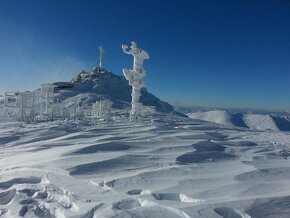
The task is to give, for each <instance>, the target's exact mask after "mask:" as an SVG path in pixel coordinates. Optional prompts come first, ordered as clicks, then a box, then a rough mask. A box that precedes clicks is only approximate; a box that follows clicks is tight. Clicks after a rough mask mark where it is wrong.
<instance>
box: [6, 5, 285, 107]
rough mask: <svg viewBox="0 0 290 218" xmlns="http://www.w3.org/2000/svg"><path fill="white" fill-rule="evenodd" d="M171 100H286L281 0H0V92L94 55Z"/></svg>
mask: <svg viewBox="0 0 290 218" xmlns="http://www.w3.org/2000/svg"><path fill="white" fill-rule="evenodd" d="M133 40H134V41H136V42H137V43H138V45H139V46H140V47H141V48H144V49H145V50H147V51H148V53H149V54H150V56H151V59H150V60H148V61H146V62H145V65H144V67H145V68H146V70H147V72H148V73H147V77H146V84H147V88H148V90H149V91H150V92H152V93H154V94H156V95H157V96H158V97H160V98H162V99H165V100H167V101H169V102H171V103H180V104H184V105H194V106H214V107H236V108H261V109H287V110H288V109H289V108H290V1H289V0H271V1H270V0H219V1H217V0H168V1H161V0H160V1H157V0H143V1H140V0H134V1H133V0H122V1H119V0H99V1H98V0H49V1H47V0H0V76H1V79H0V92H3V91H5V90H20V91H22V90H32V89H35V88H37V87H39V86H40V84H41V83H45V82H54V81H66V80H69V79H71V78H72V77H73V76H75V75H76V74H77V73H78V72H79V71H80V70H82V69H85V70H89V69H91V68H92V67H93V66H95V65H97V63H98V49H97V47H98V45H100V44H102V45H103V47H104V48H105V49H106V56H105V63H104V65H105V67H106V68H107V69H108V70H110V71H112V72H114V73H116V74H119V75H121V74H122V68H129V67H131V66H132V58H131V57H130V56H128V55H125V54H123V52H122V50H121V44H123V43H126V44H129V43H130V42H131V41H133Z"/></svg>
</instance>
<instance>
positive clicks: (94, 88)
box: [54, 67, 177, 113]
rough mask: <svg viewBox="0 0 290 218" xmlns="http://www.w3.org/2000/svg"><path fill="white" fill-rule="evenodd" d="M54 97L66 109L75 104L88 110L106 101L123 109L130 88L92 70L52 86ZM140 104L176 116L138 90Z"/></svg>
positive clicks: (119, 78)
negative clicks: (62, 102) (88, 107)
mask: <svg viewBox="0 0 290 218" xmlns="http://www.w3.org/2000/svg"><path fill="white" fill-rule="evenodd" d="M54 85H55V86H56V89H55V91H56V95H57V97H58V98H59V99H61V100H62V101H64V105H65V106H67V107H69V106H72V105H74V104H75V103H76V102H78V104H80V105H82V106H91V105H92V104H93V103H95V102H96V101H99V100H104V99H109V100H111V101H112V102H113V108H117V109H124V108H128V107H130V105H131V90H132V87H131V86H130V85H129V83H128V81H127V80H126V79H125V77H124V76H119V75H115V74H113V73H111V72H109V71H107V70H105V69H104V68H100V67H96V68H94V69H93V70H92V71H89V72H86V71H82V72H80V73H79V74H78V75H77V76H76V77H75V78H73V79H72V80H71V81H69V82H56V83H54ZM140 101H141V103H143V105H144V106H152V107H154V108H155V109H156V110H157V111H159V112H166V113H171V112H173V113H177V112H175V111H174V108H173V106H171V105H170V104H168V103H167V102H164V101H162V100H160V99H159V98H157V97H155V96H154V95H153V94H151V93H149V92H148V91H147V90H146V89H145V88H143V89H142V90H141V97H140Z"/></svg>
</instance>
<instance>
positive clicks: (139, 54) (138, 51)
mask: <svg viewBox="0 0 290 218" xmlns="http://www.w3.org/2000/svg"><path fill="white" fill-rule="evenodd" d="M134 53H135V55H136V56H137V57H138V58H140V59H143V60H145V59H149V58H150V57H149V54H148V53H147V52H146V51H144V50H143V49H140V48H137V49H136V50H135V52H134Z"/></svg>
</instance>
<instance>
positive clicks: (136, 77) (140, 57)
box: [122, 42, 149, 122]
mask: <svg viewBox="0 0 290 218" xmlns="http://www.w3.org/2000/svg"><path fill="white" fill-rule="evenodd" d="M122 49H123V52H124V53H126V54H130V55H133V56H134V63H133V70H131V69H123V73H124V76H125V78H126V79H127V80H128V81H129V85H130V86H132V94H131V95H132V107H131V111H130V120H131V121H132V122H135V121H140V120H142V104H141V103H140V101H139V99H140V96H141V88H143V87H145V83H144V81H143V78H144V77H145V75H146V71H145V69H144V68H143V61H144V60H146V59H149V54H148V53H147V52H146V51H144V50H143V49H140V48H137V44H136V43H135V42H132V45H131V46H130V50H128V46H127V45H122Z"/></svg>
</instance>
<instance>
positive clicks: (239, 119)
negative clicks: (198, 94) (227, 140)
mask: <svg viewBox="0 0 290 218" xmlns="http://www.w3.org/2000/svg"><path fill="white" fill-rule="evenodd" d="M187 115H188V116H189V117H190V118H192V119H197V120H204V121H209V122H213V123H219V124H223V125H227V126H231V127H244V128H249V129H254V130H276V131H290V121H289V119H288V118H287V117H284V116H275V115H264V114H242V113H231V112H228V111H224V110H213V111H206V112H195V113H188V114H187Z"/></svg>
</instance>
